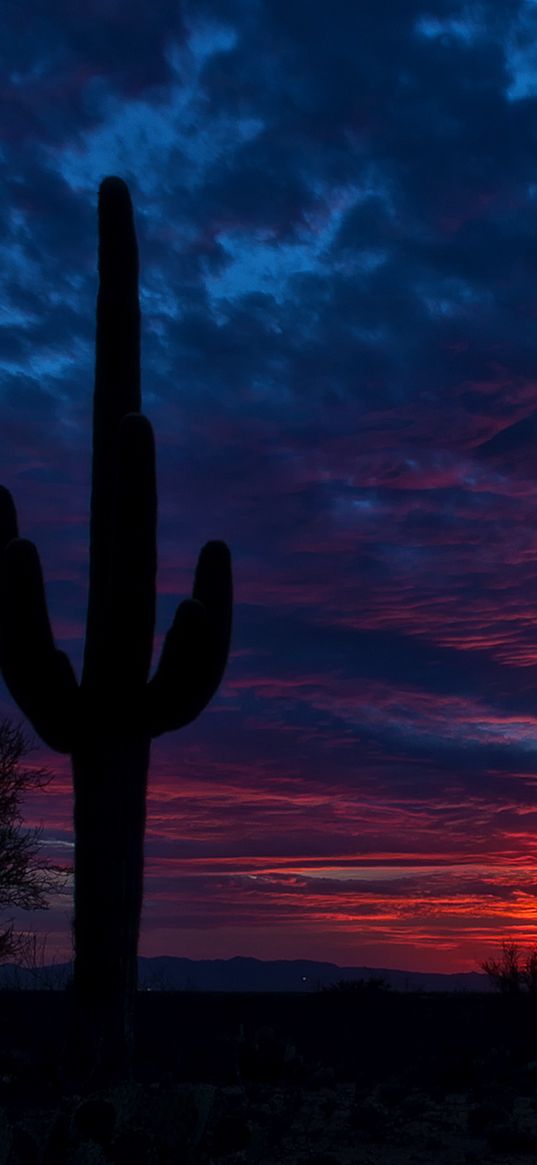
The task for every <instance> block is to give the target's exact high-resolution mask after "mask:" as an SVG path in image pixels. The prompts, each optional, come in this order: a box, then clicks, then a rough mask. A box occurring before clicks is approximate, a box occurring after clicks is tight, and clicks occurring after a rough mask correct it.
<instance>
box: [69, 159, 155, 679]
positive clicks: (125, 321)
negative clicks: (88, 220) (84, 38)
mask: <svg viewBox="0 0 537 1165" xmlns="http://www.w3.org/2000/svg"><path fill="white" fill-rule="evenodd" d="M140 406H141V389H140V308H139V303H138V247H137V243H136V234H135V227H134V215H133V210H132V203H131V199H130V195H129V191H128V188H127V186H126V184H125V183H124V182H123V181H122V180H121V179H120V178H106V179H105V180H104V182H102V183H101V186H100V190H99V291H98V295H97V334H96V358H95V390H94V398H93V458H92V492H91V517H90V579H89V596H88V613H87V622H86V642H85V648H84V667H83V673H82V686H83V687H86V686H89V687H91V688H93V689H94V690H95V689H98V688H99V687H100V685H101V683H102V682H103V679H104V677H105V676H106V675H107V674H108V660H107V652H108V635H109V631H110V628H109V624H108V618H107V614H108V612H109V610H110V606H109V585H110V569H111V558H112V553H113V546H114V538H115V534H116V531H117V526H116V522H115V515H116V512H117V489H118V471H117V453H118V441H119V427H120V424H121V421H122V420H123V418H124V417H125V416H126V414H127V413H133V412H134V413H138V412H139V411H140Z"/></svg>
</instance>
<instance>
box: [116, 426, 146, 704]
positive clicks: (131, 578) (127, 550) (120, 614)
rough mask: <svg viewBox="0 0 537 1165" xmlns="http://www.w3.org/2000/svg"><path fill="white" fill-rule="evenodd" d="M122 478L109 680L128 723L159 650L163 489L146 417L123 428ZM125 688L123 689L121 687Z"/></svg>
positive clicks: (119, 493) (119, 494) (121, 451)
mask: <svg viewBox="0 0 537 1165" xmlns="http://www.w3.org/2000/svg"><path fill="white" fill-rule="evenodd" d="M118 453H119V474H118V493H117V512H116V522H115V536H114V540H113V547H112V556H111V565H110V585H109V599H110V605H109V610H108V634H109V664H108V669H109V675H108V680H109V682H111V683H112V684H113V697H112V698H113V700H114V703H115V702H116V701H117V698H118V696H119V695H120V693H121V697H122V700H123V707H124V710H125V714H126V716H127V718H128V717H129V716H130V717H132V715H133V714H134V715H135V716H136V715H137V709H136V708H135V706H134V704H133V701H134V700H135V698H136V695H135V694H136V691H137V690H139V691H140V692H143V690H144V687H145V684H146V682H147V677H148V674H149V669H150V667H151V654H152V648H153V631H154V627H155V591H156V586H155V577H156V571H157V548H156V522H157V488H156V471H155V440H154V437H153V430H152V428H151V425H150V423H149V421H148V420H147V418H146V417H144V416H142V415H141V413H129V414H127V416H126V417H124V418H123V420H122V421H121V424H120V426H119V450H118ZM118 685H119V687H118Z"/></svg>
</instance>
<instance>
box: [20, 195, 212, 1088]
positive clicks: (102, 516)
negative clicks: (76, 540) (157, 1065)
mask: <svg viewBox="0 0 537 1165" xmlns="http://www.w3.org/2000/svg"><path fill="white" fill-rule="evenodd" d="M99 240H100V246H99V292H98V299H97V336H96V361H95V393H94V409H93V460H92V490H91V517H90V569H89V596H88V612H87V623H86V639H85V648H84V662H83V669H82V678H81V681H80V685H79V684H78V682H77V680H76V677H75V675H74V672H73V669H72V667H71V664H70V662H69V660H68V658H67V656H66V655H65V654H64V653H63V652H62V651H59V650H58V649H57V648H56V646H55V644H54V639H53V635H52V630H51V626H50V620H49V616H48V611H47V605H46V598H45V589H44V582H43V577H42V571H41V564H40V561H39V556H38V553H37V550H36V548H35V546H34V545H33V543H31V542H28V541H27V540H25V539H21V538H19V536H18V524H17V515H16V511H15V506H14V503H13V499H12V497H11V494H10V493H9V491H8V490H6V489H5V488H4V487H0V667H1V669H2V673H3V676H4V679H5V682H6V684H7V687H8V688H9V690H10V692H11V694H12V696H13V698H14V699H15V700H16V701H17V703H18V705H19V707H20V708H21V710H22V711H23V712H24V713H25V715H26V716H27V717H28V718H29V720H30V721H31V723H32V724H33V726H34V728H35V729H36V731H37V732H38V733H39V735H40V736H41V737H42V739H43V740H44V741H45V743H47V744H48V745H49V746H50V747H51V748H54V749H56V750H57V751H59V752H68V753H70V755H71V762H72V772H73V786H74V832H75V894H74V898H75V910H74V928H73V929H74V946H75V961H74V984H73V1013H72V1017H71V1020H72V1023H71V1039H70V1053H71V1054H72V1055H73V1056H74V1058H75V1059H76V1060H77V1061H78V1064H79V1068H80V1070H83V1069H84V1066H85V1069H87V1071H88V1072H90V1071H91V1072H92V1073H93V1075H92V1080H93V1083H95V1082H96V1081H97V1080H99V1081H101V1082H104V1081H107V1080H110V1079H117V1078H118V1077H122V1076H125V1075H126V1074H128V1072H129V1070H130V1065H131V1063H132V1050H133V1037H134V1028H133V1016H134V1000H135V993H136V985H137V976H136V967H137V949H138V935H139V926H140V913H141V908H142V898H143V845H144V829H145V805H146V787H147V773H148V767H149V757H150V747H151V740H152V738H153V737H155V736H158V735H160V734H161V733H163V732H167V731H170V730H174V729H177V728H180V727H182V726H183V725H185V724H188V723H190V721H192V720H194V719H195V718H196V716H198V715H199V714H200V712H201V711H202V710H203V708H204V707H205V706H206V705H207V704H208V702H209V700H210V699H211V697H212V696H213V695H214V693H215V691H216V690H217V688H218V685H219V683H220V681H221V679H222V675H223V673H224V669H225V665H226V660H227V656H228V652H229V643H230V636H231V613H232V582H231V560H230V554H229V550H228V548H227V546H226V545H225V543H223V542H218V541H216V542H208V543H207V544H206V545H205V546H204V547H203V549H202V551H201V553H200V556H199V560H198V564H197V568H196V574H195V579H194V585H193V590H192V597H191V598H190V599H186V600H184V602H182V603H180V605H179V607H178V608H177V612H176V615H175V618H174V621H173V625H172V627H171V629H170V631H169V632H168V634H167V635H166V638H165V641H164V645H163V648H162V653H161V657H160V661H159V664H158V667H157V669H156V672H155V675H154V676H153V678H152V679H151V680H149V682H148V675H149V669H150V666H151V654H152V645H153V633H154V624H155V601H156V570H157V555H156V524H157V494H156V471H155V447H154V438H153V432H152V429H151V425H150V423H149V421H148V420H147V419H146V418H145V417H144V416H142V415H141V413H140V411H139V409H140V403H141V402H140V311H139V304H138V252H137V244H136V234H135V229H134V219H133V212H132V205H131V201H130V196H129V192H128V189H127V187H126V185H125V183H124V182H122V181H121V179H119V178H107V179H105V181H104V182H103V183H102V185H101V189H100V193H99Z"/></svg>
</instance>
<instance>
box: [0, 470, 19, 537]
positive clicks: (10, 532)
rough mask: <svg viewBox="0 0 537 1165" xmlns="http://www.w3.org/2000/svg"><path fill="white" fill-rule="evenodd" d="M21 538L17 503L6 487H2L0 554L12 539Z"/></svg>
mask: <svg viewBox="0 0 537 1165" xmlns="http://www.w3.org/2000/svg"><path fill="white" fill-rule="evenodd" d="M18 537H19V526H18V522H17V511H16V509H15V502H14V501H13V498H12V496H11V494H10V492H9V490H8V489H6V487H5V485H0V554H2V551H3V550H5V548H6V546H7V544H8V542H11V539H12V538H18Z"/></svg>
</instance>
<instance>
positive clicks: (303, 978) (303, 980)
mask: <svg viewBox="0 0 537 1165" xmlns="http://www.w3.org/2000/svg"><path fill="white" fill-rule="evenodd" d="M307 977H308V976H307V975H303V976H302V982H303V983H305V982H306V979H307Z"/></svg>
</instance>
